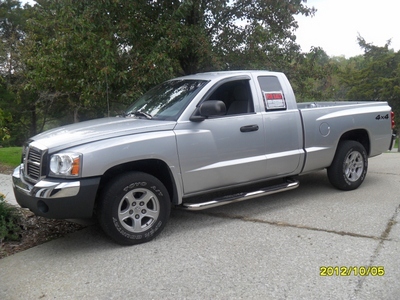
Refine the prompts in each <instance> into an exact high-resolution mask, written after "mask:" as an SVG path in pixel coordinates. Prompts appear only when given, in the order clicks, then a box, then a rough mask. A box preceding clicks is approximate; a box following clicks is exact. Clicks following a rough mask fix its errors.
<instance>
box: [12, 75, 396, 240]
mask: <svg viewBox="0 0 400 300" xmlns="http://www.w3.org/2000/svg"><path fill="white" fill-rule="evenodd" d="M393 129H394V115H393V113H392V111H391V108H390V107H389V106H388V104H387V103H386V102H374V101H365V102H361V101H360V102H354V101H353V102H312V103H299V104H297V103H296V99H295V95H294V93H293V90H292V87H291V85H290V83H289V81H288V79H287V78H286V76H285V75H284V74H282V73H279V72H269V71H227V72H211V73H203V74H195V75H190V76H184V77H180V78H175V79H172V80H169V81H166V82H164V83H162V84H160V85H159V86H157V87H155V88H153V89H151V90H150V91H149V92H147V93H145V94H144V95H143V96H142V97H140V98H139V99H137V101H135V102H133V104H132V105H131V106H130V107H129V108H128V109H127V110H126V112H125V113H124V114H123V115H120V116H116V117H110V118H102V119H96V120H91V121H85V122H81V123H76V124H71V125H67V126H63V127H60V128H55V129H52V130H49V131H47V132H43V133H41V134H38V135H36V136H34V137H32V138H31V139H29V140H28V141H27V142H26V144H25V145H24V147H23V154H22V162H21V165H20V166H19V167H17V168H16V169H15V170H14V172H13V175H12V177H13V188H14V193H15V196H16V199H17V201H18V203H19V204H20V205H21V206H22V207H25V208H29V209H30V210H31V211H33V212H34V213H35V214H37V215H40V216H43V217H48V218H60V219H79V218H87V217H92V216H96V217H97V219H98V220H99V223H100V225H101V227H102V228H103V230H104V231H105V233H106V234H107V235H108V236H110V237H111V238H113V239H114V240H115V241H116V242H117V243H120V244H128V245H131V244H138V243H143V242H147V241H150V240H151V239H153V238H154V237H156V236H157V235H158V234H159V233H160V232H161V231H162V229H163V228H164V226H165V225H166V223H167V221H168V218H169V215H170V210H171V207H172V206H174V207H180V208H182V209H186V210H201V209H206V208H211V207H215V206H219V205H224V204H228V203H232V202H237V201H243V200H246V199H252V198H255V197H260V196H266V195H269V194H272V193H277V192H282V191H287V190H292V189H294V188H297V187H298V186H299V176H298V175H301V174H304V173H307V172H311V171H315V170H321V169H327V176H328V178H329V181H330V183H331V184H332V185H333V186H334V187H336V188H338V189H340V190H353V189H356V188H358V187H359V186H360V185H361V184H362V182H363V181H364V179H365V176H366V174H367V168H368V158H369V157H373V156H376V155H379V154H381V153H382V152H384V151H386V150H388V149H389V148H390V147H391V144H392V142H393Z"/></svg>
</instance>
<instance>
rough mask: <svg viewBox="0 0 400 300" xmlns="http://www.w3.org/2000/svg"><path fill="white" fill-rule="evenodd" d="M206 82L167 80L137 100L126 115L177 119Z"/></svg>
mask: <svg viewBox="0 0 400 300" xmlns="http://www.w3.org/2000/svg"><path fill="white" fill-rule="evenodd" d="M206 83H207V81H205V80H171V81H166V82H164V83H162V84H160V85H158V86H156V87H154V88H153V89H151V90H150V91H148V92H147V93H145V94H144V95H143V96H142V97H140V98H139V99H138V100H137V101H135V102H134V103H133V104H132V105H131V106H130V107H129V108H128V109H127V111H126V113H125V115H126V116H136V117H145V118H147V119H156V120H177V119H178V117H179V116H180V114H181V113H182V111H183V110H184V109H185V107H186V106H187V105H188V104H189V102H190V101H191V100H192V99H193V97H194V96H195V95H196V94H197V93H198V92H199V91H200V90H201V89H202V88H203V87H204V86H205V85H206Z"/></svg>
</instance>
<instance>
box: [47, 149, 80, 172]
mask: <svg viewBox="0 0 400 300" xmlns="http://www.w3.org/2000/svg"><path fill="white" fill-rule="evenodd" d="M80 170H81V155H80V154H79V153H58V154H54V155H52V156H51V159H50V171H51V174H52V175H57V176H79V173H80Z"/></svg>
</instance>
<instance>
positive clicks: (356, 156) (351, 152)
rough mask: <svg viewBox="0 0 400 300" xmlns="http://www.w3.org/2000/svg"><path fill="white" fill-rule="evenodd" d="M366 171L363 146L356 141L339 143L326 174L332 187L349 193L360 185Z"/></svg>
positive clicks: (365, 154)
mask: <svg viewBox="0 0 400 300" xmlns="http://www.w3.org/2000/svg"><path fill="white" fill-rule="evenodd" d="M367 169H368V156H367V152H366V151H365V148H364V147H363V145H361V144H360V143H359V142H356V141H343V142H340V143H339V145H338V149H337V151H336V154H335V157H334V159H333V162H332V164H331V166H330V167H329V168H328V172H327V173H328V178H329V181H330V183H331V184H332V185H333V186H334V187H336V188H338V189H340V190H344V191H350V190H354V189H356V188H358V187H359V186H360V185H361V184H362V182H363V181H364V179H365V176H366V174H367Z"/></svg>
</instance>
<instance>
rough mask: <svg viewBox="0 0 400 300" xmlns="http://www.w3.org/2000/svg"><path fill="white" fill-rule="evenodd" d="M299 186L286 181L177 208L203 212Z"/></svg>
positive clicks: (296, 183) (288, 180) (290, 180)
mask: <svg viewBox="0 0 400 300" xmlns="http://www.w3.org/2000/svg"><path fill="white" fill-rule="evenodd" d="M299 185H300V183H299V181H298V180H295V179H287V181H286V182H284V183H281V184H277V185H273V186H270V187H266V188H263V189H260V190H258V191H254V192H249V193H238V194H234V195H228V196H225V197H221V198H216V199H214V200H211V201H207V202H201V203H182V205H181V206H179V207H180V208H182V209H184V210H192V211H194V210H203V209H207V208H212V207H217V206H221V205H225V204H230V203H234V202H240V201H244V200H249V199H253V198H257V197H262V196H267V195H271V194H276V193H280V192H285V191H289V190H293V189H295V188H297V187H299Z"/></svg>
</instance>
